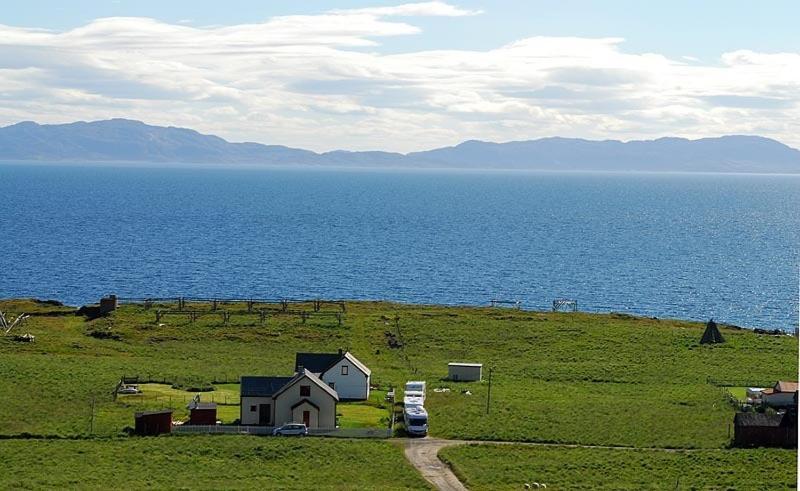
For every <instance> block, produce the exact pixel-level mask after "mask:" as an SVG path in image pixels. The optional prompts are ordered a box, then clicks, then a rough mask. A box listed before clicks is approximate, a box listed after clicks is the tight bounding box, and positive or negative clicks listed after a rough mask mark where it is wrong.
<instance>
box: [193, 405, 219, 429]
mask: <svg viewBox="0 0 800 491" xmlns="http://www.w3.org/2000/svg"><path fill="white" fill-rule="evenodd" d="M189 424H190V425H215V424H217V405H216V404H215V403H213V402H198V403H193V404H191V405H190V406H189Z"/></svg>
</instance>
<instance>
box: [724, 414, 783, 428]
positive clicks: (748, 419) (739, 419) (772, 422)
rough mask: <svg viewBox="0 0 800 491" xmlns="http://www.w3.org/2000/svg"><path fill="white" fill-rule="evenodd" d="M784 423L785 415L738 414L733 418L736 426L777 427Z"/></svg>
mask: <svg viewBox="0 0 800 491" xmlns="http://www.w3.org/2000/svg"><path fill="white" fill-rule="evenodd" d="M782 421H783V414H766V413H736V416H734V417H733V424H734V425H735V426H739V427H741V426H759V427H777V426H780V425H781V422H782Z"/></svg>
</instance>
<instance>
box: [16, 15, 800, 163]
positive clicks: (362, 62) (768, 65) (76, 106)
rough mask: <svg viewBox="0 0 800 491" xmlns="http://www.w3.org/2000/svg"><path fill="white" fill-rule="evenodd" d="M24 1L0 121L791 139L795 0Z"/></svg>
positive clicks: (375, 136)
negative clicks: (127, 120) (132, 121)
mask: <svg viewBox="0 0 800 491" xmlns="http://www.w3.org/2000/svg"><path fill="white" fill-rule="evenodd" d="M758 3H759V4H760V5H757V3H756V2H751V1H742V0H728V1H722V0H705V1H700V2H698V1H696V0H695V1H686V0H673V1H669V2H666V1H664V2H643V1H629V0H607V1H599V0H595V1H589V0H583V1H578V0H558V1H557V0H550V1H544V0H528V1H522V0H519V1H510V0H493V1H489V0H486V1H480V0H463V1H457V0H454V1H448V2H445V1H426V2H416V3H404V2H402V1H395V2H391V1H379V0H373V1H352V0H351V1H337V2H321V1H317V0H307V1H303V2H296V1H293V2H290V1H271V2H261V1H244V0H226V1H225V2H220V1H218V0H217V1H205V0H194V1H185V0H172V1H164V0H159V1H153V0H106V1H99V0H94V1H91V0H72V1H70V2H63V1H53V0H50V1H47V0H39V1H36V0H28V1H26V2H15V3H14V4H11V5H4V6H3V8H2V10H0V126H5V125H8V124H13V123H17V122H19V121H28V120H32V121H36V122H39V123H65V122H72V121H81V120H82V121H91V120H98V119H108V118H114V117H122V118H130V119H138V120H141V121H144V122H146V123H149V124H156V125H164V126H181V127H190V128H194V129H196V130H198V131H201V132H203V133H212V134H216V135H219V136H221V137H223V138H226V139H228V140H230V141H255V142H260V143H267V144H282V145H288V146H293V147H300V148H307V149H311V150H316V151H326V150H333V149H348V150H374V149H382V150H391V151H400V152H408V151H415V150H423V149H429V148H435V147H441V146H447V145H454V144H457V143H459V142H461V141H464V140H469V139H478V140H487V141H511V140H526V139H534V138H541V137H548V136H564V137H580V138H589V139H619V140H631V139H652V138H658V137H662V136H681V137H686V138H701V137H708V136H719V135H723V134H757V135H762V136H766V137H771V138H775V139H777V140H780V141H782V142H783V143H786V144H788V145H791V146H794V147H800V131H798V130H800V34H798V28H797V23H798V19H800V2H798V1H797V0H774V1H769V2H758Z"/></svg>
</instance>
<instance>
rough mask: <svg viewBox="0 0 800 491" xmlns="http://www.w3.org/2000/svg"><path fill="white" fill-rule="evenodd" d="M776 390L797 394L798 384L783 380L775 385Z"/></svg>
mask: <svg viewBox="0 0 800 491" xmlns="http://www.w3.org/2000/svg"><path fill="white" fill-rule="evenodd" d="M775 389H776V391H777V392H797V382H787V381H785V380H781V381H779V382H778V383H777V384H775Z"/></svg>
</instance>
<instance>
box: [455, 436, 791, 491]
mask: <svg viewBox="0 0 800 491" xmlns="http://www.w3.org/2000/svg"><path fill="white" fill-rule="evenodd" d="M439 457H440V458H441V459H442V460H443V461H445V462H446V463H448V464H449V465H450V466H451V467H452V468H453V470H454V472H455V473H456V475H457V476H458V477H459V479H461V480H462V482H463V483H464V484H465V485H466V486H467V487H469V488H470V489H473V490H487V491H488V490H506V489H509V490H510V489H522V487H523V485H524V484H525V483H532V482H538V483H545V484H546V485H547V489H587V490H588V489H631V490H634V489H703V490H750V489H795V487H796V484H797V482H796V479H797V476H796V474H795V469H796V468H797V452H796V451H795V450H783V449H746V450H745V449H741V450H739V449H737V450H722V449H720V450H692V451H664V450H624V449H599V448H563V447H562V448H559V447H544V446H525V445H460V446H454V447H447V448H444V449H442V450H441V451H440V452H439Z"/></svg>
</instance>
